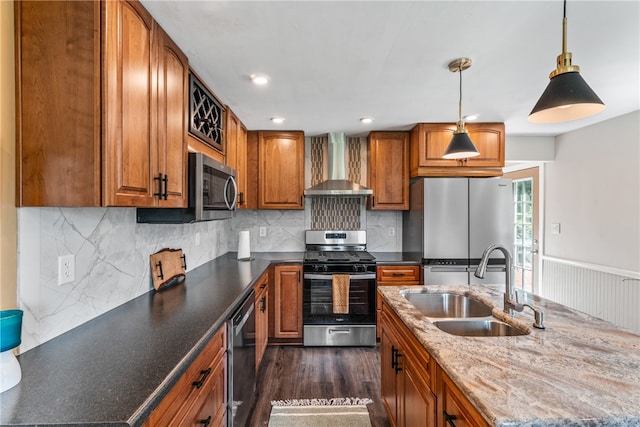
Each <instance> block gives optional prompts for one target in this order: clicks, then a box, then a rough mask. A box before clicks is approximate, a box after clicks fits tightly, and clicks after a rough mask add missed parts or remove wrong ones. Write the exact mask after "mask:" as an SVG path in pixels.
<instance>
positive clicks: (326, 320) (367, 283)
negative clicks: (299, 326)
mask: <svg viewBox="0 0 640 427" xmlns="http://www.w3.org/2000/svg"><path fill="white" fill-rule="evenodd" d="M302 298H303V317H302V323H303V325H304V345H305V346H326V345H329V346H372V345H375V343H376V337H375V334H376V329H375V328H376V275H375V273H354V274H350V275H349V310H348V313H334V307H333V275H332V274H331V273H305V275H304V283H303V292H302Z"/></svg>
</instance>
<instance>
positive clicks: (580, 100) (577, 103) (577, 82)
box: [529, 0, 606, 123]
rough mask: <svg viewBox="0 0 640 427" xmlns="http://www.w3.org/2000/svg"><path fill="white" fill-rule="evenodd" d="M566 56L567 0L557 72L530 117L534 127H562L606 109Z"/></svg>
mask: <svg viewBox="0 0 640 427" xmlns="http://www.w3.org/2000/svg"><path fill="white" fill-rule="evenodd" d="M571 56H572V55H571V52H567V0H564V16H563V18H562V53H561V54H560V55H558V58H557V61H556V62H557V66H556V69H555V70H553V71H552V72H551V74H549V78H550V79H551V81H549V84H548V85H547V88H546V89H545V91H544V92H543V93H542V96H541V97H540V99H539V100H538V102H537V104H536V105H535V107H533V110H532V111H531V114H529V121H530V122H533V123H559V122H566V121H570V120H577V119H582V118H584V117H588V116H592V115H594V114H597V113H599V112H601V111H602V110H604V109H605V108H606V107H605V105H604V103H603V102H602V100H600V98H598V95H596V93H595V92H594V91H593V90H592V89H591V88H590V87H589V85H588V84H587V82H585V81H584V79H583V78H582V76H581V75H580V67H578V66H577V65H572V63H571Z"/></svg>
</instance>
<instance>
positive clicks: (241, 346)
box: [227, 291, 256, 427]
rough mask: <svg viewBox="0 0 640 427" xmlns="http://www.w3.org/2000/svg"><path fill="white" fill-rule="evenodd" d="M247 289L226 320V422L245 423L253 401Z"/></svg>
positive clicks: (253, 324) (251, 314)
mask: <svg viewBox="0 0 640 427" xmlns="http://www.w3.org/2000/svg"><path fill="white" fill-rule="evenodd" d="M254 300H255V293H254V292H253V291H251V293H250V294H249V296H248V297H247V299H245V300H244V302H243V303H242V306H241V307H240V308H239V309H238V310H237V311H236V312H235V313H234V314H233V316H232V317H231V319H230V320H229V328H228V329H227V330H228V331H229V332H230V333H229V342H228V349H227V350H228V365H227V368H228V369H227V371H228V375H229V377H228V390H227V402H228V404H227V425H228V427H233V426H242V427H244V426H246V425H247V423H248V421H249V415H250V414H251V409H252V407H253V403H254V400H255V389H256V339H255V330H256V320H255V313H254V308H255V303H254Z"/></svg>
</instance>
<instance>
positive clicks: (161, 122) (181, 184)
mask: <svg viewBox="0 0 640 427" xmlns="http://www.w3.org/2000/svg"><path fill="white" fill-rule="evenodd" d="M156 30H157V36H158V37H157V39H158V98H157V100H158V103H157V111H158V116H157V117H158V126H157V129H158V140H157V144H158V147H157V148H158V163H157V167H156V170H155V172H154V174H153V175H154V176H155V177H157V176H159V175H160V174H162V175H163V178H164V175H165V174H166V175H167V181H166V187H167V188H166V192H167V199H166V200H165V199H164V197H163V198H162V199H160V200H159V201H158V205H159V206H162V207H185V206H186V205H187V197H188V196H187V194H188V193H187V191H188V190H187V182H188V177H187V174H188V171H187V164H188V158H187V148H186V135H187V111H188V106H187V99H188V98H187V97H188V87H189V61H188V59H187V56H186V55H185V54H184V53H183V52H182V51H181V50H180V48H179V47H178V46H177V45H176V44H175V43H174V42H173V40H171V38H169V36H168V35H167V34H166V33H165V32H164V31H163V30H162V28H160V27H156Z"/></svg>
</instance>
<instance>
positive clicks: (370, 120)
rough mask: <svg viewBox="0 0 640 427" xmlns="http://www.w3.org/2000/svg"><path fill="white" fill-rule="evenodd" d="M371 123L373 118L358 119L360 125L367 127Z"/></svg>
mask: <svg viewBox="0 0 640 427" xmlns="http://www.w3.org/2000/svg"><path fill="white" fill-rule="evenodd" d="M371 122H373V118H371V117H362V118H361V119H360V123H363V124H365V125H368V124H369V123H371Z"/></svg>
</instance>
